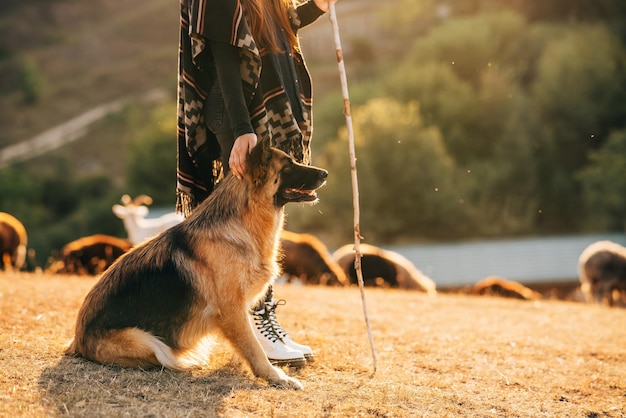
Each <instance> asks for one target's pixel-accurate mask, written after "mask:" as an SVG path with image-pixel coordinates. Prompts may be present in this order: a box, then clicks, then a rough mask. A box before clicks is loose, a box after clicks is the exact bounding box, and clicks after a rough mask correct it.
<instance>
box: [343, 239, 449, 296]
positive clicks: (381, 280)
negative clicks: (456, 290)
mask: <svg viewBox="0 0 626 418" xmlns="http://www.w3.org/2000/svg"><path fill="white" fill-rule="evenodd" d="M360 249H361V270H362V273H363V284H364V285H365V286H379V287H391V288H400V289H409V290H420V291H422V292H426V293H428V294H430V295H434V294H436V293H437V290H436V285H435V282H434V281H433V280H432V279H431V278H430V277H428V276H426V275H425V274H424V273H422V272H421V271H420V270H418V269H417V268H416V267H415V266H414V265H413V263H411V261H409V260H408V259H407V258H405V257H404V256H402V255H400V254H398V253H397V252H395V251H390V250H385V249H382V248H379V247H376V246H374V245H369V244H361V245H360ZM354 256H355V255H354V245H352V244H346V245H344V246H342V247H341V248H339V249H338V250H337V251H335V252H334V253H333V258H334V259H335V261H336V262H337V264H339V266H341V268H342V269H343V270H344V271H345V272H346V275H347V276H348V278H349V280H350V283H352V284H355V283H357V275H356V270H355V268H354Z"/></svg>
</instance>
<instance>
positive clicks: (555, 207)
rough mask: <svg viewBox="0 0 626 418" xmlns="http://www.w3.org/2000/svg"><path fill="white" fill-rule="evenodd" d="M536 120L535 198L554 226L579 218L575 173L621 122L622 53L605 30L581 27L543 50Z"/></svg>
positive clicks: (624, 109) (625, 67)
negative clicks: (537, 182) (539, 180)
mask: <svg viewBox="0 0 626 418" xmlns="http://www.w3.org/2000/svg"><path fill="white" fill-rule="evenodd" d="M532 96H533V107H534V108H535V109H536V112H537V115H539V118H540V122H539V123H540V125H541V132H540V134H539V139H540V142H539V143H538V146H537V150H536V161H537V163H538V170H539V173H538V175H539V176H540V177H541V178H542V179H543V181H542V183H541V188H540V189H539V198H540V201H541V205H542V207H543V208H544V216H545V219H546V221H548V222H549V223H550V224H551V228H553V229H555V230H565V231H567V230H572V229H575V228H576V225H577V224H578V223H579V222H580V220H581V219H580V216H579V208H580V207H581V201H580V192H581V190H580V185H579V183H578V181H577V179H576V176H575V173H576V172H577V171H578V170H580V169H581V168H582V167H584V166H585V165H586V163H587V158H588V154H589V152H590V151H591V150H593V149H597V148H598V147H599V146H601V145H602V143H603V142H604V141H605V140H606V138H607V136H608V132H609V131H610V130H611V129H615V128H619V127H622V126H624V114H626V51H625V50H624V48H623V46H622V45H621V43H620V42H619V40H618V39H617V38H616V36H615V35H613V34H611V33H610V32H609V31H608V30H606V29H605V28H603V27H600V26H579V27H577V29H576V30H571V31H568V32H567V33H565V34H564V35H563V36H562V37H560V38H558V39H555V40H553V41H551V42H550V43H549V44H548V45H547V46H546V48H545V50H544V53H543V56H542V58H541V60H540V61H539V65H538V68H537V77H536V81H535V82H534V83H533V86H532Z"/></svg>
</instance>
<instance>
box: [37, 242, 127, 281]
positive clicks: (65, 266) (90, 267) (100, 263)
mask: <svg viewBox="0 0 626 418" xmlns="http://www.w3.org/2000/svg"><path fill="white" fill-rule="evenodd" d="M131 247H132V244H131V243H130V242H129V241H128V240H125V239H121V238H117V237H113V236H110V235H102V234H97V235H90V236H87V237H83V238H79V239H77V240H75V241H72V242H70V243H68V244H66V245H65V246H64V247H63V248H62V250H61V257H60V259H59V260H56V261H55V262H53V263H52V264H51V265H50V267H49V268H48V269H47V272H48V273H53V274H88V275H96V274H100V273H102V272H103V271H104V270H106V269H107V268H108V267H109V266H110V265H111V264H113V262H114V261H115V260H117V259H118V258H119V257H120V256H121V255H122V254H124V253H125V252H127V251H128V250H130V249H131Z"/></svg>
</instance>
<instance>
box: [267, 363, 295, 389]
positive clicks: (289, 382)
mask: <svg viewBox="0 0 626 418" xmlns="http://www.w3.org/2000/svg"><path fill="white" fill-rule="evenodd" d="M274 370H276V374H277V376H275V377H272V378H268V379H267V381H268V382H269V383H270V384H271V385H272V386H276V387H279V388H286V389H295V390H302V389H304V386H303V385H302V383H300V381H299V380H297V379H294V378H293V377H289V376H287V374H285V372H283V371H282V370H281V369H279V368H276V367H274Z"/></svg>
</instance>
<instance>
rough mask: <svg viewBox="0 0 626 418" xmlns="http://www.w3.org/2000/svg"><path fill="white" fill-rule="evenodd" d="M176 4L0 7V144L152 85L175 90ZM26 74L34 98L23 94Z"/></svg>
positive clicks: (72, 1) (68, 1)
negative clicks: (33, 99) (32, 101)
mask: <svg viewBox="0 0 626 418" xmlns="http://www.w3.org/2000/svg"><path fill="white" fill-rule="evenodd" d="M178 7H179V3H178V2H175V1H169V0H140V1H135V2H128V1H125V0H94V1H89V2H83V1H80V0H63V1H55V2H39V1H29V2H22V3H20V4H19V5H14V6H12V7H10V8H8V10H3V13H2V16H1V17H0V44H1V45H0V75H1V76H0V93H1V95H0V126H2V128H3V129H1V130H0V146H5V145H8V144H12V143H15V142H18V141H21V140H25V139H28V138H30V137H31V136H33V135H35V134H37V133H39V132H41V131H44V130H45V129H48V128H50V127H52V126H55V125H57V124H60V123H62V122H64V121H66V120H68V119H70V118H72V117H75V116H76V115H78V114H80V113H82V112H83V111H85V110H87V109H90V108H91V107H94V106H97V105H100V104H103V103H106V102H108V101H111V100H114V99H118V98H120V97H125V96H133V95H136V94H139V93H143V92H145V91H148V90H151V89H153V88H155V87H166V88H171V90H172V97H175V96H174V95H175V90H174V89H175V83H176V68H177V40H178V20H179V15H178ZM25 79H27V80H25ZM29 80H30V83H31V84H34V85H35V86H34V87H32V88H33V89H35V90H36V92H35V93H36V94H37V95H38V99H37V100H36V101H34V103H29V102H28V97H26V94H25V90H27V88H26V87H25V85H24V84H27V82H28V81H29Z"/></svg>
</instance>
